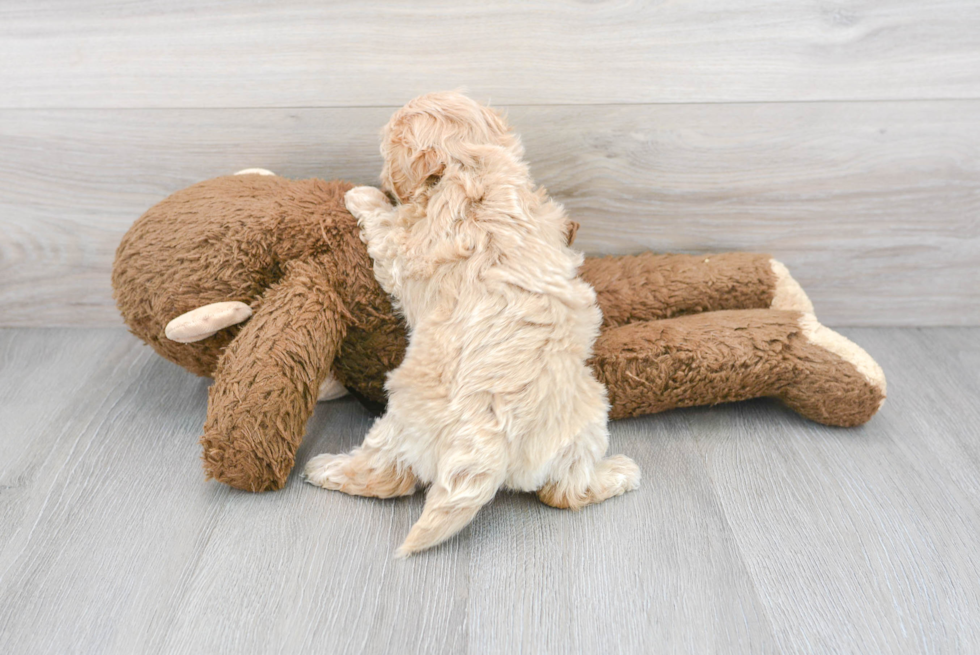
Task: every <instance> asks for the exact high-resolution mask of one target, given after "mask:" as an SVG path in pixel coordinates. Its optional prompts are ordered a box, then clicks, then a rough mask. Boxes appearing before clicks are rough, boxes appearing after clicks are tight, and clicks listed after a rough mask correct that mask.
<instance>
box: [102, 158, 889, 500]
mask: <svg viewBox="0 0 980 655" xmlns="http://www.w3.org/2000/svg"><path fill="white" fill-rule="evenodd" d="M349 188H351V185H349V184H347V183H345V182H338V181H335V182H324V181H322V180H315V179H312V180H298V181H292V180H287V179H285V178H281V177H273V176H259V175H241V176H229V177H220V178H216V179H213V180H209V181H206V182H201V183H200V184H196V185H194V186H192V187H189V188H187V189H184V190H182V191H178V192H177V193H175V194H173V195H172V196H170V197H169V198H167V199H165V200H163V201H162V202H160V203H159V204H157V205H156V206H154V207H152V208H151V209H150V210H149V211H147V212H146V213H145V214H144V215H143V216H142V217H141V218H140V219H139V220H137V221H136V223H134V225H133V226H132V228H131V229H130V230H129V231H128V232H127V234H126V235H125V237H124V238H123V240H122V243H121V244H120V246H119V249H118V251H117V253H116V261H115V265H114V268H113V287H114V289H115V298H116V302H117V304H118V306H119V309H120V311H121V312H122V315H123V317H124V319H125V321H126V323H127V324H128V325H129V327H130V329H131V330H132V332H133V333H134V334H135V335H136V336H138V337H139V338H140V339H142V340H144V341H145V342H147V343H148V344H150V345H151V346H152V347H153V348H154V349H155V350H156V351H157V352H158V353H159V354H160V355H162V356H163V357H165V358H167V359H169V360H170V361H172V362H174V363H176V364H178V365H180V366H183V367H184V368H186V369H188V370H189V371H192V372H193V373H196V374H198V375H204V376H212V377H214V384H213V385H212V387H211V389H210V392H209V397H208V415H207V420H206V423H205V426H204V435H203V437H202V438H201V443H202V445H203V446H204V455H203V458H204V465H205V469H206V471H207V473H208V475H209V476H211V477H213V478H215V479H217V480H220V481H221V482H224V483H226V484H230V485H232V486H235V487H238V488H240V489H246V490H250V491H263V490H270V489H279V488H281V487H282V486H283V485H284V484H285V482H286V479H287V477H288V475H289V472H290V470H291V469H292V467H293V462H294V458H295V453H296V449H297V448H298V447H299V444H300V442H301V441H302V439H303V436H304V434H305V428H306V423H307V420H308V419H309V417H310V415H311V414H312V411H313V407H314V404H315V402H316V395H317V390H318V387H319V385H320V383H321V382H322V381H323V379H324V378H325V377H326V375H327V373H328V371H330V370H333V372H334V375H335V376H336V377H337V379H338V380H339V381H340V382H341V383H342V384H343V385H344V386H346V387H347V388H349V389H350V390H351V391H352V392H354V393H355V394H356V395H358V396H359V397H362V398H364V399H366V400H368V401H375V402H381V403H383V402H384V398H385V395H384V380H385V374H386V373H387V372H388V371H390V370H392V369H393V368H395V367H397V366H398V364H399V363H400V362H401V359H402V357H403V356H404V351H405V345H406V342H407V341H406V335H405V328H404V325H403V323H402V322H401V320H400V319H399V318H398V317H397V316H396V315H395V313H394V311H393V310H392V307H391V304H390V302H389V300H388V298H387V296H386V295H385V294H384V292H383V291H382V289H381V287H380V286H379V285H378V283H377V282H376V281H375V279H374V275H373V269H372V263H371V261H370V258H369V257H368V254H367V251H366V249H365V247H364V245H363V244H362V243H361V241H360V239H359V237H358V231H357V224H356V221H355V220H354V218H353V217H352V216H351V215H350V214H349V213H348V212H347V210H346V209H345V208H344V193H345V192H346V191H347V190H348V189H349ZM576 228H577V225H573V226H570V235H571V236H572V237H574V231H575V229H576ZM769 261H770V260H769V257H768V256H765V255H752V254H743V253H733V254H726V255H711V256H706V257H695V256H688V255H651V254H649V253H646V254H642V255H637V256H625V257H604V258H592V259H588V260H586V263H585V265H584V266H583V268H582V277H583V278H584V279H585V280H586V281H587V282H589V283H590V284H592V285H593V286H594V287H595V289H596V292H597V295H598V301H599V305H600V307H601V309H602V312H603V316H604V325H603V332H602V334H601V336H600V337H599V340H598V341H597V342H596V350H595V357H594V359H593V364H594V367H595V369H596V373H597V375H598V376H599V379H600V380H601V381H603V382H604V383H605V384H606V385H607V387H608V389H609V398H610V401H611V402H612V405H613V407H612V416H613V417H614V418H621V417H625V416H636V415H639V414H645V413H650V412H659V411H663V410H666V409H670V408H672V407H681V406H692V405H705V404H713V403H718V402H728V401H732V400H741V399H747V398H755V397H761V396H771V397H776V398H779V399H781V400H783V401H784V402H785V403H787V405H789V406H790V407H792V408H793V409H794V410H796V411H798V412H800V413H801V414H802V415H804V416H806V417H808V418H811V419H813V420H816V421H820V422H822V423H827V424H830V425H857V424H860V423H863V422H865V421H867V420H868V419H869V418H871V416H872V415H873V414H874V413H875V412H876V411H877V409H878V407H879V406H880V404H881V401H882V400H883V394H882V393H881V392H880V391H878V389H877V387H875V386H873V385H871V384H869V383H868V381H867V379H866V378H865V377H864V376H862V375H861V374H860V373H859V372H858V371H857V370H856V369H855V367H854V366H853V365H851V364H850V363H849V362H847V361H845V360H844V359H842V358H841V357H839V356H837V355H834V354H832V353H831V352H830V351H828V350H825V349H823V348H821V347H818V346H815V345H813V344H811V343H810V342H808V341H807V339H806V338H805V336H803V334H802V332H801V330H800V327H799V325H798V318H799V315H797V314H795V313H793V312H779V311H774V310H769V309H768V307H769V306H770V304H771V302H772V299H773V295H774V285H775V276H774V274H773V272H772V270H771V267H770V264H769ZM229 300H237V301H241V302H244V303H246V304H248V305H250V306H251V308H252V310H253V315H252V317H251V318H250V319H249V320H248V321H246V322H245V323H243V324H241V325H237V326H234V327H230V328H227V329H224V330H221V331H220V332H218V333H217V334H215V335H214V336H212V337H209V338H207V339H204V340H203V341H199V342H196V343H177V342H174V341H170V340H168V339H167V338H166V336H165V335H164V328H165V326H166V325H167V323H168V322H169V321H170V320H171V319H173V318H175V317H177V316H179V315H181V314H183V313H185V312H188V311H190V310H193V309H196V308H198V307H201V306H203V305H206V304H209V303H214V302H222V301H229ZM672 317H673V318H672ZM665 319H667V320H665Z"/></svg>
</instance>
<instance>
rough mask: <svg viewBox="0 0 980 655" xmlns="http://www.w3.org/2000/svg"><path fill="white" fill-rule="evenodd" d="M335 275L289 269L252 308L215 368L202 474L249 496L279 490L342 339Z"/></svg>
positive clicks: (308, 267)
mask: <svg viewBox="0 0 980 655" xmlns="http://www.w3.org/2000/svg"><path fill="white" fill-rule="evenodd" d="M331 279H332V274H331V271H329V270H328V269H326V268H325V267H324V266H323V265H321V264H318V263H310V262H291V263H290V264H289V265H288V266H287V269H286V273H285V275H284V276H283V278H282V280H281V281H280V282H279V283H278V284H276V285H275V286H273V287H271V288H270V289H268V290H267V291H266V293H265V295H263V296H262V298H260V299H259V300H258V301H257V302H256V303H254V304H253V306H252V309H253V311H254V313H253V316H252V318H251V319H250V320H249V322H248V323H246V324H245V326H244V327H243V328H242V330H241V332H239V334H238V336H236V337H235V339H234V340H233V341H232V342H231V344H230V345H229V346H228V348H227V349H226V350H225V352H224V354H223V355H222V356H221V359H220V361H219V362H218V368H217V370H216V371H215V374H214V384H213V385H212V386H211V388H210V390H209V393H208V416H207V421H206V422H205V424H204V436H203V437H201V444H202V445H203V446H204V455H203V458H204V467H205V469H206V471H207V473H208V476H209V477H213V478H214V479H216V480H218V481H220V482H224V483H225V484H229V485H231V486H233V487H237V488H239V489H244V490H246V491H266V490H271V489H279V488H281V487H282V486H283V485H284V484H285V483H286V478H287V477H288V476H289V472H290V470H291V469H292V467H293V462H294V459H295V455H296V449H297V448H298V447H299V444H300V442H301V441H302V439H303V436H304V434H305V432H306V422H307V420H308V419H309V417H310V415H311V414H312V413H313V408H314V405H315V403H316V398H317V391H318V389H319V386H320V383H321V382H322V381H323V380H324V378H325V377H326V376H327V372H328V371H329V370H330V366H331V363H332V362H333V358H334V355H335V353H336V352H337V350H338V348H339V347H340V343H341V341H342V339H343V336H344V331H345V328H344V322H343V321H342V319H341V317H340V316H339V315H338V312H342V311H343V306H342V303H341V302H340V300H339V298H338V297H337V295H336V293H335V292H334V290H333V289H332V288H330V287H329V286H328V281H329V280H331Z"/></svg>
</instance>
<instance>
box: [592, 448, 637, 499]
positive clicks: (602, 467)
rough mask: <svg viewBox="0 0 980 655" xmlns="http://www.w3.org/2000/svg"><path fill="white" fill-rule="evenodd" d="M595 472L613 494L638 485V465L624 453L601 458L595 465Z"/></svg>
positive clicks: (624, 491)
mask: <svg viewBox="0 0 980 655" xmlns="http://www.w3.org/2000/svg"><path fill="white" fill-rule="evenodd" d="M596 474H597V477H600V478H602V479H604V480H605V482H606V484H607V485H608V488H609V491H610V492H611V493H612V495H614V496H618V495H620V494H624V493H626V492H627V491H633V490H634V489H637V488H638V487H639V486H640V467H639V466H637V465H636V462H634V461H633V460H631V459H630V458H629V457H626V456H625V455H613V456H612V457H608V458H606V459H604V460H602V461H601V462H599V463H598V464H597V465H596Z"/></svg>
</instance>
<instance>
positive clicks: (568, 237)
mask: <svg viewBox="0 0 980 655" xmlns="http://www.w3.org/2000/svg"><path fill="white" fill-rule="evenodd" d="M578 228H579V224H578V223H576V222H575V221H568V222H566V224H565V242H566V245H569V246H570V245H572V244H573V243H575V235H576V234H578Z"/></svg>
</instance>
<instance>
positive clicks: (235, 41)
mask: <svg viewBox="0 0 980 655" xmlns="http://www.w3.org/2000/svg"><path fill="white" fill-rule="evenodd" d="M458 86H466V87H467V88H468V89H469V90H470V91H471V92H472V93H474V94H476V95H478V96H481V97H490V98H492V99H493V100H494V101H495V102H497V103H499V104H514V103H531V104H595V103H600V104H604V103H646V102H731V101H763V100H765V101H774V100H775V101H787V100H791V101H798V100H856V99H873V100H881V99H922V98H932V99H937V98H978V97H980V5H978V4H977V3H976V2H975V1H973V0H942V1H938V2H936V1H934V2H920V1H918V0H887V1H882V0H856V1H852V2H847V3H841V2H825V1H823V0H798V1H796V2H784V1H780V0H746V1H744V2H738V3H732V2H726V1H725V0H698V1H692V2H570V1H560V0H550V1H546V2H535V3H527V2H518V1H516V0H481V1H480V2H463V3H460V2H458V1H456V0H452V1H450V0H438V1H437V2H427V3H421V4H420V3H403V2H398V1H397V0H387V1H379V0H371V1H367V2H365V1H360V2H330V3H325V2H312V1H309V0H287V1H277V2H267V1H265V0H248V1H241V0H223V1H221V0H211V1H209V2H197V1H193V0H180V1H175V2H167V3H164V4H161V3H149V2H138V3H122V4H120V3H116V2H109V1H105V0H102V1H95V0H91V1H87V2H64V1H59V0H7V1H6V2H4V3H3V6H2V7H0V88H3V89H4V93H3V94H2V95H0V106H2V107H17V108H26V107H34V108H41V107H47V108H61V107H321V106H326V107H336V106H346V107H349V106H379V105H385V106H391V105H400V104H402V103H404V102H405V101H407V100H408V99H409V98H411V97H413V96H415V95H418V94H420V93H424V92H427V91H432V90H438V89H447V88H456V87H458Z"/></svg>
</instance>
